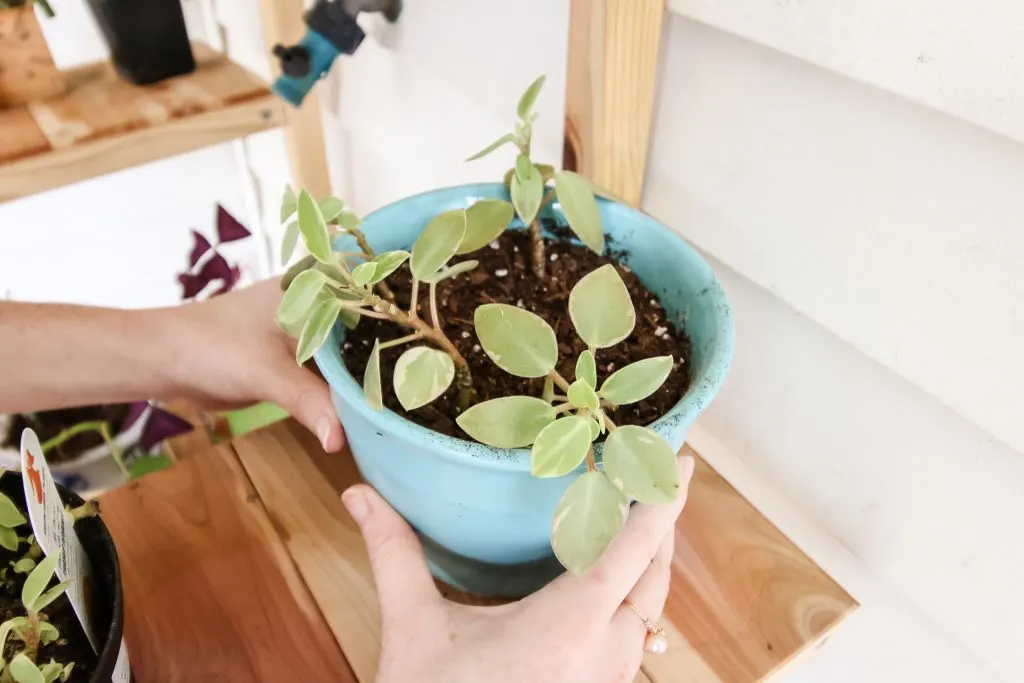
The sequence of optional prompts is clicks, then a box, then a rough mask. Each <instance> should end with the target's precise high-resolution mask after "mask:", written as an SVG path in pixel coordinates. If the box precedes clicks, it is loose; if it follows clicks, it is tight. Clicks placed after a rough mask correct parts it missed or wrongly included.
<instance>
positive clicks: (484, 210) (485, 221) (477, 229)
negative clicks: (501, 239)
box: [458, 199, 515, 254]
mask: <svg viewBox="0 0 1024 683" xmlns="http://www.w3.org/2000/svg"><path fill="white" fill-rule="evenodd" d="M514 214H515V209H513V208H512V205H511V204H509V203H508V202H506V201H505V200H504V199H481V200H480V201H478V202H477V203H475V204H473V206H471V207H469V208H468V209H466V236H465V237H464V238H463V239H462V244H461V245H460V246H459V251H458V253H459V254H468V253H469V252H471V251H476V250H477V249H481V248H483V247H485V246H487V245H488V244H489V243H490V242H491V241H492V240H495V239H497V238H498V236H499V235H500V234H501V233H502V232H503V231H504V230H505V228H507V227H508V224H509V222H510V221H511V220H512V216H513V215H514Z"/></svg>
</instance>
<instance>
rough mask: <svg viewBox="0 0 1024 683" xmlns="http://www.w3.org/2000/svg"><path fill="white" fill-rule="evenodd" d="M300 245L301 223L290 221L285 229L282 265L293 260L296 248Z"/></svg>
mask: <svg viewBox="0 0 1024 683" xmlns="http://www.w3.org/2000/svg"><path fill="white" fill-rule="evenodd" d="M298 243H299V222H298V221H289V222H288V225H286V226H285V228H284V239H283V240H282V241H281V265H282V266H283V265H284V264H286V263H288V262H289V261H291V260H292V254H294V253H295V246H296V245H297V244H298Z"/></svg>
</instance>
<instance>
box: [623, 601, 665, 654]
mask: <svg viewBox="0 0 1024 683" xmlns="http://www.w3.org/2000/svg"><path fill="white" fill-rule="evenodd" d="M623 604H624V605H626V606H627V607H629V608H630V609H631V610H633V612H634V613H636V615H637V616H638V617H640V621H642V622H644V628H646V629H647V637H646V638H644V652H650V653H651V654H654V655H660V654H663V653H665V652H667V651H668V638H666V637H665V629H663V628H662V627H660V626H658V625H657V624H655V623H654V622H653V621H651V620H650V619H649V618H648V617H647V615H646V614H644V613H643V612H641V611H640V610H639V609H637V606H636V605H634V604H633V603H631V602H630V601H629V600H625V601H624V602H623Z"/></svg>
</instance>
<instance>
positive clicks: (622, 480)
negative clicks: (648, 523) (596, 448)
mask: <svg viewBox="0 0 1024 683" xmlns="http://www.w3.org/2000/svg"><path fill="white" fill-rule="evenodd" d="M603 455H604V471H605V473H607V475H608V478H609V479H610V480H611V482H612V483H613V484H614V485H615V487H616V488H618V489H619V490H621V491H622V492H623V493H624V494H626V495H627V496H629V497H630V498H633V499H634V500H638V501H640V502H641V503H668V502H670V501H672V500H675V497H676V494H677V493H678V492H679V471H678V470H677V469H676V454H675V453H674V452H673V451H672V447H671V446H669V445H668V443H666V442H665V440H664V439H663V438H661V437H660V436H658V434H657V433H655V432H653V431H651V430H650V429H648V428H646V427H637V426H635V425H625V426H623V427H619V428H618V429H616V430H615V431H613V432H612V433H611V434H609V435H608V439H607V440H606V441H605V443H604V453H603Z"/></svg>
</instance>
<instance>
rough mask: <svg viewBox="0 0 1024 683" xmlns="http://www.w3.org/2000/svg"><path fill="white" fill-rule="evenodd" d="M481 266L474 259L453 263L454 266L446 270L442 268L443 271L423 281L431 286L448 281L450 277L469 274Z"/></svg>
mask: <svg viewBox="0 0 1024 683" xmlns="http://www.w3.org/2000/svg"><path fill="white" fill-rule="evenodd" d="M479 265H480V262H479V261H476V260H474V259H469V260H468V261H459V262H458V263H453V264H452V265H450V266H448V267H446V268H442V269H441V270H439V271H437V272H436V273H434V274H433V275H431V276H430V277H426V278H423V281H424V282H426V283H427V284H430V283H431V282H441V281H442V280H447V279H448V278H450V277H455V276H456V275H462V274H463V273H468V272H469V271H471V270H473V269H474V268H476V267H477V266H479Z"/></svg>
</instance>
